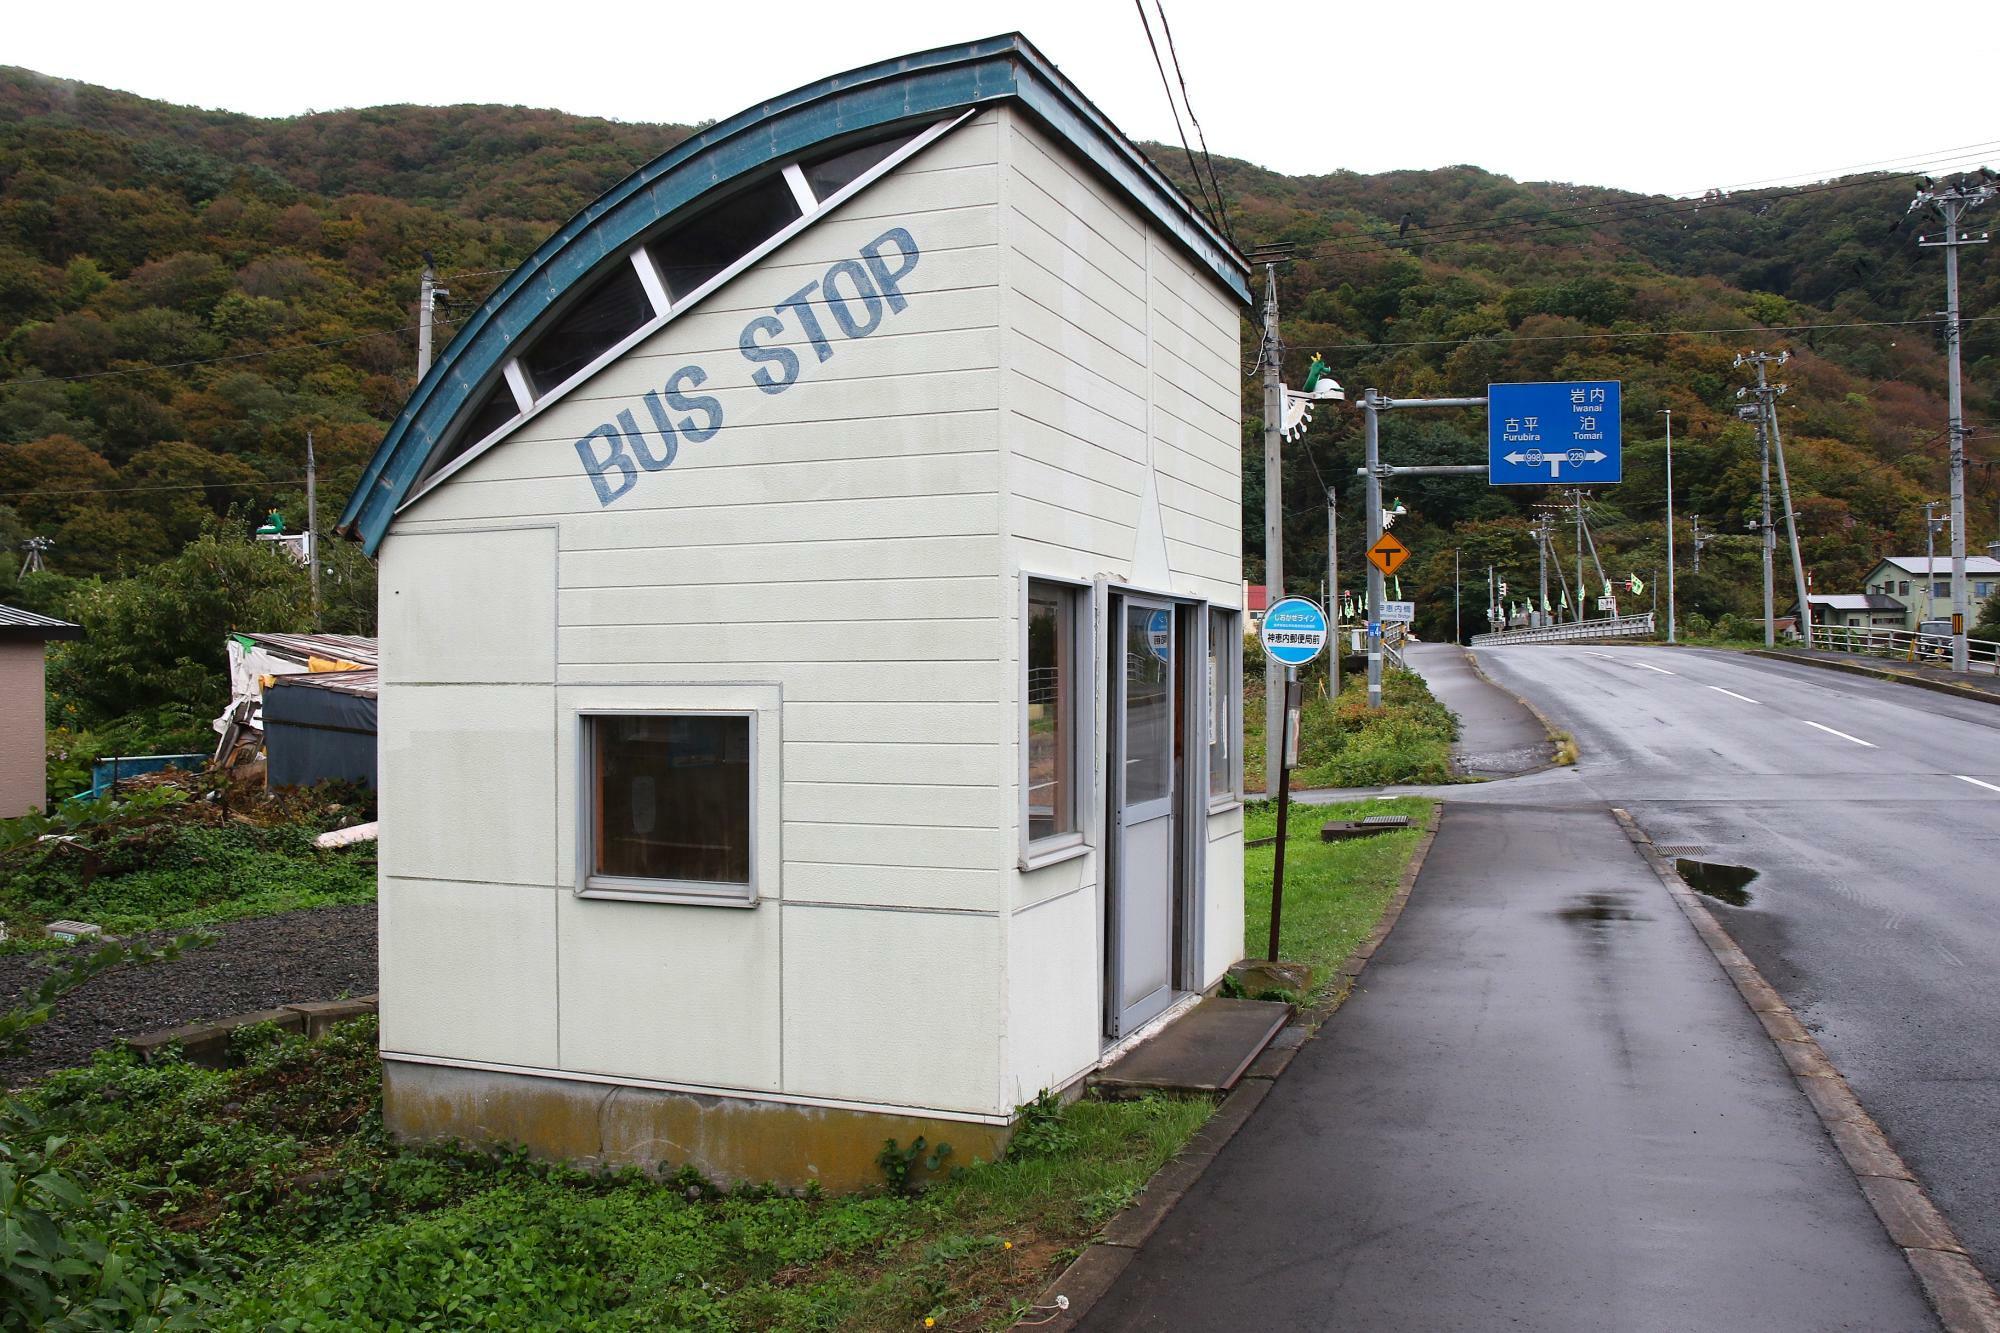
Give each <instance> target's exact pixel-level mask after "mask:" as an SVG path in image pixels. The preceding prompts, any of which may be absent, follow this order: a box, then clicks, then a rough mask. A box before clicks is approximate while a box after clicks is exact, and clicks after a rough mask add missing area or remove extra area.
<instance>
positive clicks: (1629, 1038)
mask: <svg viewBox="0 0 2000 1333" xmlns="http://www.w3.org/2000/svg"><path fill="white" fill-rule="evenodd" d="M1513 786H1514V784H1512V783H1496V784H1493V789H1495V790H1504V789H1508V788H1512V787H1513ZM1084 1326H1085V1327H1086V1328H1089V1329H1092V1330H1102V1331H1104V1333H1110V1331H1112V1330H1140V1329H1144V1330H1153V1329H1158V1330H1172V1331H1173V1333H1181V1331H1182V1330H1209V1329H1214V1330H1235V1329H1273V1330H1279V1329H1283V1330H1291V1329H1367V1330H1385V1331H1387V1330H1410V1331H1411V1333H1433V1331H1434V1330H1443V1329H1478V1330H1484V1329H1535V1330H1562V1331H1565V1333H1566V1331H1568V1330H1576V1333H1597V1331H1598V1330H1604V1329H1617V1330H1622V1331H1624V1333H1653V1331H1654V1330H1658V1333H1670V1331H1671V1333H1682V1331H1684V1330H1697V1329H1699V1330H1732V1331H1733V1330H1738V1329H1745V1330H1747V1329H1755V1330H1758V1331H1759V1333H1830V1331H1831V1330H1837V1329H1851V1330H1865V1331H1866V1333H1892V1331H1901V1330H1925V1329H1935V1328H1936V1323H1935V1321H1934V1320H1933V1319H1932V1318H1931V1316H1930V1314H1929V1312H1928V1311H1927V1310H1926V1309H1925V1306H1924V1302H1923V1298H1922V1296H1921V1295H1920V1294H1919V1293H1918V1290H1917V1286H1916V1282H1915V1279H1914V1278H1913V1277H1912V1276H1911V1273H1910V1271H1909V1268H1908V1266H1907V1265H1906V1264H1905V1263H1904V1261H1903V1258H1902V1255H1901V1254H1900V1253H1899V1252H1898V1251H1897V1250H1896V1249H1895V1247H1894V1246H1892V1245H1891V1244H1890V1243H1889V1240H1888V1238H1887V1236H1885V1235H1884V1234H1883V1231H1882V1227H1881V1224H1880V1223H1878V1222H1877V1221H1876V1219H1875V1216H1874V1214H1873V1213H1872V1212H1870V1211H1869V1208H1868V1205H1867V1203H1866V1202H1865V1201H1864V1200H1863V1198H1862V1195H1861V1192H1860V1190H1858V1189H1857V1188H1856V1187H1855V1184H1854V1177H1853V1176H1852V1175H1851V1174H1850V1173H1849V1172H1848V1170H1847V1167H1846V1165H1845V1164H1844V1163H1843V1162H1842V1161H1841V1160H1840V1159H1839V1157H1838V1156H1837V1155H1836V1154H1835V1152H1834V1150H1833V1145H1832V1142H1831V1140H1829V1139H1828V1137H1827V1135H1826V1132H1825V1131H1824V1130H1823V1129H1821V1128H1820V1125H1819V1121H1818V1120H1817V1119H1816V1118H1815V1117H1814V1115H1813V1113H1812V1109H1811V1107H1810V1106H1809V1105H1808V1104H1807V1102H1806V1100H1805V1098H1804V1097H1802V1096H1801V1095H1800V1094H1799V1092H1798V1089H1797V1088H1796V1086H1795V1085H1794V1083H1793V1081H1792V1078H1791V1076H1790V1075H1789V1074H1788V1073H1787V1072H1786V1069H1785V1066H1784V1063H1783V1062H1782V1060H1780V1058H1779V1057H1778V1054H1777V1052H1776V1051H1775V1050H1774V1049H1773V1048H1772V1044H1771V1041H1770V1040H1769V1038H1767V1037H1766V1036H1765V1035H1764V1032H1763V1029H1762V1028H1761V1027H1759V1026H1758V1024H1757V1021H1756V1019H1755V1018H1754V1017H1753V1016H1752V1014H1751V1013H1750V1011H1749V1009H1748V1008H1747V1007H1745V1005H1744V1004H1743V1002H1742V1000H1741V999H1740V998H1739V997H1738V995H1737V993H1736V990H1735V988H1734V987H1733V986H1732V985H1731V984H1730V982H1729V979H1728V978H1727V977H1726V976H1724V975H1723V973H1722V971H1721V969H1720V968H1718V967H1717V966H1716V965H1715V960H1714V958H1713V957H1712V956H1711V955H1710V954H1709V952H1708V949H1707V947H1706V946H1705V945H1704V944H1703V943H1702V942H1701V940H1700V939H1699V937H1697V936H1696V934H1695V933H1694V931H1693V930H1692V929H1690V928H1689V926H1688V922H1687V918H1686V917H1685V916H1684V915H1683V914H1682V913H1681V911H1680V909H1679V907H1678V906H1677V905H1676V904H1675V903H1674V901H1673V899H1672V898H1671V897H1669V896H1668V894H1667V891H1666V889H1665V888H1664V887H1663V886H1662V885H1661V883H1660V881H1659V879H1658V877H1657V876H1655V875H1654V873H1653V872H1652V869H1651V868H1650V867H1649V866H1648V865H1647V864H1646V863H1645V862H1644V861H1643V860H1642V859H1641V858H1640V857H1639V855H1638V854H1637V852H1636V851H1635V849H1634V848H1633V847H1632V845H1631V843H1630V842H1629V841H1627V839H1626V837H1625V833H1624V831H1623V830H1622V829H1621V828H1620V827H1619V826H1618V825H1617V823H1616V822H1615V821H1614V820H1613V819H1612V817H1611V815H1610V813H1609V812H1608V811H1607V810H1605V808H1604V807H1603V805H1602V804H1601V803H1600V804H1598V805H1596V806H1595V807H1594V808H1592V807H1589V806H1586V805H1584V804H1582V803H1580V802H1563V803H1560V804H1556V805H1542V804H1539V803H1534V802H1529V803H1522V804H1513V805H1506V804H1498V803H1489V802H1480V803H1465V804H1456V803H1455V804H1454V805H1453V806H1452V808H1451V810H1450V811H1449V813H1447V815H1446V816H1445V820H1444V823H1443V826H1442V827H1441V829H1440V830H1439V833H1438V837H1437V841H1436V842H1435V843H1434V844H1433V845H1432V847H1431V850H1430V854H1429V857H1428V858H1427V859H1426V860H1425V862H1424V869H1423V875H1422V878H1421V879H1420V880H1419V882H1418V885H1417V889H1416V892H1415V893H1414V894H1413V895H1412V897H1411V899H1410V904H1409V906H1408V908H1407V909H1405V911H1404V913H1403V916H1402V918H1401V919H1400V920H1399V921H1398V922H1397V925H1396V929H1395V930H1394V931H1393V932H1392V933H1391V934H1390V936H1389V938H1388V940H1387V942H1386V943H1385V944H1384V945H1383V946H1382V948H1381V950H1380V951H1379V952H1378V953H1377V954H1376V955H1375V957H1374V959H1373V960H1372V961H1371V962H1370V963H1369V965H1368V970H1367V971H1366V972H1365V973H1363V974H1362V976H1361V981H1360V987H1359V989H1358V991H1357V992H1356V994H1355V995H1354V996H1353V997H1351V998H1350V999H1349V1000H1348V1001H1347V1003H1346V1004H1345V1005H1343V1006H1342V1008H1341V1009H1340V1011H1339V1012H1338V1013H1337V1014H1336V1015H1335V1016H1334V1018H1333V1019H1332V1021H1331V1022H1330V1023H1329V1024H1328V1026H1327V1027H1326V1029H1325V1030H1324V1031H1322V1032H1321V1034H1320V1036H1319V1037H1318V1039H1317V1040H1314V1041H1311V1042H1308V1043H1307V1044H1306V1046H1305V1048H1304V1049H1303V1050H1301V1051H1300V1053H1299V1055H1298V1058H1297V1059H1296V1060H1294V1061H1293V1063H1292V1065H1291V1067H1290V1068H1289V1069H1288V1070H1286V1071H1285V1074H1284V1076H1283V1077H1282V1078H1280V1079H1278V1080H1277V1082H1276V1084H1275V1085H1274V1086H1273V1087H1272V1089H1271V1092H1270V1094H1269V1095H1268V1097H1266V1099H1265V1100H1264V1102H1263V1104H1262V1105H1261V1106H1259V1107H1258V1109H1257V1112H1256V1114H1254V1115H1253V1116H1251V1117H1250V1120H1249V1122H1248V1123H1247V1124H1246V1125H1245V1126H1244V1127H1243V1129H1242V1131H1241V1132H1240V1133H1238V1134H1237V1135H1236V1137H1235V1138H1233V1139H1232V1140H1230V1142H1229V1144H1228V1145H1227V1146H1226V1147H1225V1148H1224V1149H1223V1150H1222V1152H1221V1153H1220V1154H1219V1155H1218V1156H1217V1158H1216V1160H1215V1161H1214V1163H1213V1164H1211V1165H1210V1167H1209V1168H1208V1170H1207V1171H1206V1172H1204V1173H1203V1175H1202V1177H1201V1179H1200V1180H1199V1181H1197V1182H1196V1183H1195V1185H1194V1187H1193V1188H1192V1189H1191V1190H1190V1191H1189V1192H1188V1194H1187V1196H1186V1197H1185V1198H1183V1199H1182V1200H1181V1201H1180V1203H1179V1205H1178V1206H1177V1207H1175V1209H1174V1210H1173V1211H1172V1212H1171V1213H1170V1214H1169V1215H1168V1216H1167V1218H1166V1219H1165V1221H1164V1222H1162V1223H1161V1225H1160V1228H1159V1230H1158V1231H1156V1232H1155V1233H1154V1234H1153V1236H1152V1237H1151V1238H1150V1239H1149V1240H1148V1241H1147V1242H1146V1244H1145V1245H1144V1246H1143V1247H1141V1248H1140V1250H1139V1252H1138V1254H1137V1255H1136V1256H1135V1257H1134V1259H1133V1260H1132V1263H1131V1265H1130V1266H1129V1267H1128V1268H1126V1270H1125V1271H1124V1273H1123V1274H1121V1275H1120V1277H1119V1279H1118V1280H1117V1282H1116V1283H1115V1284H1114V1285H1113V1287H1112V1289H1111V1290H1110V1291H1109V1292H1108V1293H1107V1294H1106V1295H1105V1297H1104V1299H1103V1300H1102V1301H1100V1302H1099V1303H1098V1304H1097V1305H1095V1306H1094V1307H1092V1309H1091V1311H1090V1314H1089V1317H1088V1318H1087V1320H1086V1321H1085V1324H1084Z"/></svg>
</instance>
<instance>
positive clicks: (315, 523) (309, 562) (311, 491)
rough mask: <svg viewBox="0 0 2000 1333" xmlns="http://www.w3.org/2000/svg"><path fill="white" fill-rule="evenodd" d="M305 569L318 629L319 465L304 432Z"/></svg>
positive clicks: (309, 433)
mask: <svg viewBox="0 0 2000 1333" xmlns="http://www.w3.org/2000/svg"><path fill="white" fill-rule="evenodd" d="M306 568H307V569H308V570H310V571H312V610H313V629H315V630H317V629H318V628H319V609H320V601H319V465H318V463H317V462H316V461H315V460H314V458H313V433H312V432H311V431H307V432H306Z"/></svg>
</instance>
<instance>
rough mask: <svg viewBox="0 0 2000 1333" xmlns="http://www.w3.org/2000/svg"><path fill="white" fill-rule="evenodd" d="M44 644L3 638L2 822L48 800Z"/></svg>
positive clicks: (0, 646) (0, 663)
mask: <svg viewBox="0 0 2000 1333" xmlns="http://www.w3.org/2000/svg"><path fill="white" fill-rule="evenodd" d="M44 651H45V650H44V647H43V645H42V643H41V642H40V641H39V640H29V641H22V640H12V641H7V640H0V819H13V818H15V817H17V816H19V815H25V814H27V813H28V812H29V811H31V810H32V811H37V812H39V811H40V810H41V809H42V807H43V806H44V805H45V804H46V803H47V801H48V721H47V719H48V682H47V680H46V677H45V674H44V673H45V667H44Z"/></svg>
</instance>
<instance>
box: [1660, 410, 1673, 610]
mask: <svg viewBox="0 0 2000 1333" xmlns="http://www.w3.org/2000/svg"><path fill="white" fill-rule="evenodd" d="M1660 415H1661V416H1663V417H1665V418H1666V419H1667V642H1668V643H1672V642H1673V641H1674V409H1673V408H1671V407H1663V408H1661V409H1660Z"/></svg>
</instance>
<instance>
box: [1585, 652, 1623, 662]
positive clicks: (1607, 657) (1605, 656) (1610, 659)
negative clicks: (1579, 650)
mask: <svg viewBox="0 0 2000 1333" xmlns="http://www.w3.org/2000/svg"><path fill="white" fill-rule="evenodd" d="M1583 655H1584V656H1585V657H1601V658H1603V659H1604V660H1605V661H1607V662H1616V661H1617V660H1618V659H1617V658H1615V657H1613V656H1612V655H1611V654H1610V653H1593V652H1591V651H1590V650H1589V649H1585V650H1584V654H1583Z"/></svg>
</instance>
